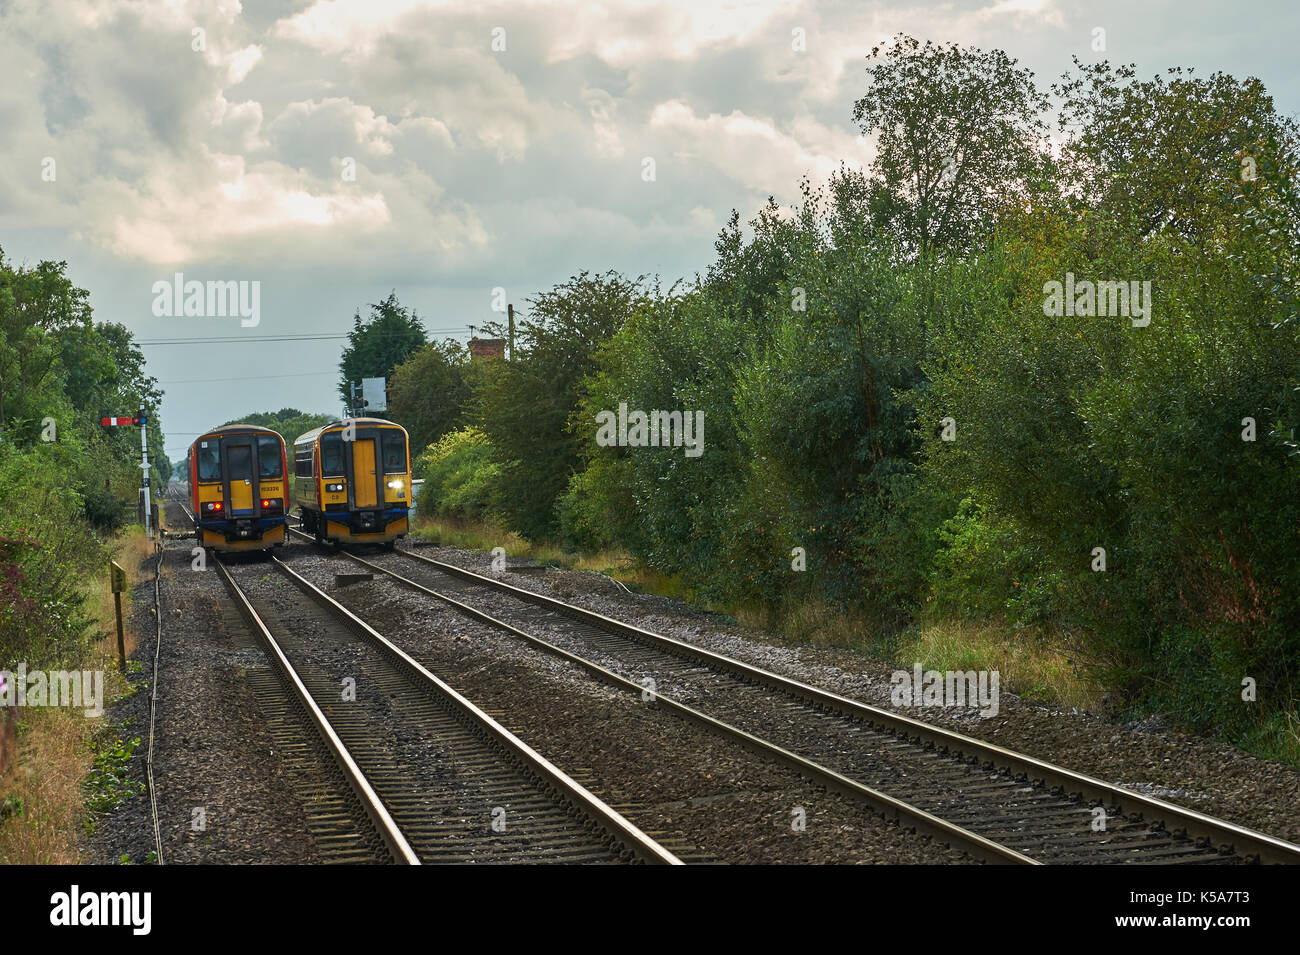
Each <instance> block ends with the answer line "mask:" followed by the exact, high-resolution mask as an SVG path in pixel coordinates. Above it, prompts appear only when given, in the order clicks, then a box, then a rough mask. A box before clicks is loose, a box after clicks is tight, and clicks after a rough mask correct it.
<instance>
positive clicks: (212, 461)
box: [199, 441, 221, 481]
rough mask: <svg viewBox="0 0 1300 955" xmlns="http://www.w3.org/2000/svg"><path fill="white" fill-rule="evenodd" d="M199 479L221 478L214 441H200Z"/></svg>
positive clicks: (219, 459)
mask: <svg viewBox="0 0 1300 955" xmlns="http://www.w3.org/2000/svg"><path fill="white" fill-rule="evenodd" d="M199 480H200V481H220V480H221V458H220V457H219V456H218V455H217V443H216V442H215V441H203V442H200V445H199Z"/></svg>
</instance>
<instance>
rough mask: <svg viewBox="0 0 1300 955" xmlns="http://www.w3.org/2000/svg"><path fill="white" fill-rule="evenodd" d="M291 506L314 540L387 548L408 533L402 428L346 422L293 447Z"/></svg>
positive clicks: (405, 444) (407, 473) (408, 490)
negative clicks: (296, 511)
mask: <svg viewBox="0 0 1300 955" xmlns="http://www.w3.org/2000/svg"><path fill="white" fill-rule="evenodd" d="M293 459H294V503H295V504H297V506H298V511H299V514H300V515H301V516H302V527H303V530H304V531H306V532H308V533H309V534H315V535H316V539H317V540H318V541H322V542H324V541H334V542H336V543H340V544H386V545H388V546H389V547H390V548H391V547H393V546H394V545H395V544H396V541H397V539H398V538H399V537H402V536H404V535H405V534H406V532H407V530H408V529H409V528H408V525H407V515H408V512H409V510H410V504H411V459H410V450H409V447H408V440H407V435H406V429H405V428H403V427H402V426H401V425H398V424H394V423H393V422H391V421H385V420H383V419H382V418H349V419H348V420H346V421H335V422H334V423H333V424H327V425H325V427H323V428H317V429H316V430H315V431H308V432H307V433H306V434H304V435H302V436H301V437H299V438H298V440H296V441H295V442H294V443H293Z"/></svg>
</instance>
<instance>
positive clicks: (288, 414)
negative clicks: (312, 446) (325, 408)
mask: <svg viewBox="0 0 1300 955" xmlns="http://www.w3.org/2000/svg"><path fill="white" fill-rule="evenodd" d="M333 420H335V419H334V416H333V415H328V414H311V413H309V412H306V411H299V410H298V409H297V408H281V409H280V410H279V411H255V412H253V413H252V414H246V415H242V416H241V417H238V418H236V419H234V420H233V421H227V422H226V424H225V425H222V427H225V426H226V425H232V424H251V425H254V426H255V427H258V428H270V429H271V430H272V431H275V432H278V433H279V434H280V435H281V437H283V438H284V440H285V441H288V442H289V443H290V444H292V443H293V442H294V440H295V439H296V438H297V437H298V436H299V435H302V434H306V433H307V432H308V431H312V430H314V429H316V428H320V427H323V426H324V425H327V424H329V423H330V422H331V421H333Z"/></svg>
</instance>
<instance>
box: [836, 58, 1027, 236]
mask: <svg viewBox="0 0 1300 955" xmlns="http://www.w3.org/2000/svg"><path fill="white" fill-rule="evenodd" d="M867 59H868V62H869V65H868V67H867V74H868V76H869V78H870V87H869V89H868V90H867V92H866V94H865V95H863V96H862V98H861V99H859V100H858V101H857V102H856V103H855V104H854V107H853V118H854V120H856V121H857V123H858V127H859V129H860V130H861V131H862V133H863V134H864V135H872V134H874V135H875V136H876V158H875V159H874V160H873V161H872V164H871V173H872V176H871V180H870V196H871V206H872V211H873V217H874V219H875V221H876V223H877V225H878V226H879V227H880V228H881V229H882V231H887V232H889V233H891V234H894V235H897V236H898V237H899V239H900V240H901V245H902V249H903V250H904V251H905V252H906V253H909V254H912V255H916V256H919V257H920V258H921V259H922V260H927V259H928V258H929V256H930V254H931V252H932V251H941V250H945V249H951V250H955V251H959V252H960V251H965V250H966V249H969V248H970V247H971V244H972V243H973V242H974V241H975V238H976V237H977V236H978V235H979V234H980V232H981V231H982V230H983V229H985V228H987V226H988V224H989V223H990V222H991V221H992V219H993V218H994V214H995V212H996V210H998V209H999V208H1001V207H1003V206H1004V205H1007V204H1009V203H1016V202H1022V203H1023V202H1028V201H1029V199H1030V198H1031V197H1032V196H1033V195H1034V194H1035V193H1036V192H1037V191H1038V189H1039V187H1040V183H1041V181H1042V179H1043V177H1044V174H1045V171H1046V163H1047V160H1046V156H1047V155H1048V153H1047V150H1046V149H1045V148H1044V145H1045V141H1046V125H1045V123H1044V122H1043V119H1042V114H1043V111H1044V110H1045V109H1046V108H1047V99H1046V97H1045V96H1044V95H1043V94H1042V93H1041V92H1039V90H1038V89H1037V87H1036V86H1035V84H1034V80H1033V74H1032V73H1031V72H1030V71H1029V70H1027V69H1017V68H1016V61H1015V60H1013V59H1011V58H1009V57H1008V56H1007V55H1006V53H1004V52H1002V51H1001V50H987V51H986V50H981V49H978V48H976V47H959V46H957V45H956V44H955V43H950V44H946V45H939V44H935V43H932V42H930V41H929V40H927V41H926V42H925V43H924V44H923V43H921V42H920V41H919V40H916V39H915V38H913V37H910V36H907V35H904V34H899V35H898V36H897V37H895V38H894V40H893V42H892V43H889V44H886V45H883V46H877V47H873V48H872V50H871V53H870V55H869V56H868V58H867Z"/></svg>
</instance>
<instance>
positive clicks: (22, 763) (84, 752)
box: [0, 527, 153, 865]
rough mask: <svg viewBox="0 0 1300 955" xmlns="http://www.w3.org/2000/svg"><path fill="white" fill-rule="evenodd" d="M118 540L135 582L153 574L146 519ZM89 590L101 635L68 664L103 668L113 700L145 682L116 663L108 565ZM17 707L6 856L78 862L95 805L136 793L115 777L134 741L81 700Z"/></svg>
mask: <svg viewBox="0 0 1300 955" xmlns="http://www.w3.org/2000/svg"><path fill="white" fill-rule="evenodd" d="M112 543H113V551H114V559H115V560H117V562H118V563H119V564H121V565H122V567H123V568H125V570H126V572H127V580H128V582H129V584H130V585H132V586H133V585H135V584H136V583H139V582H141V581H143V580H146V579H148V578H149V576H150V572H149V567H148V564H147V563H146V562H145V558H147V557H149V556H150V555H151V554H152V553H153V542H152V541H149V540H147V539H146V538H145V534H144V529H143V528H142V527H129V528H127V529H126V530H124V531H123V532H122V534H121V535H119V537H118V538H116V539H115V540H114V541H113V542H112ZM129 589H130V588H128V593H125V594H123V595H122V596H123V599H122V614H123V618H124V621H126V627H125V631H124V633H125V642H126V647H127V653H128V654H130V653H131V652H132V651H133V650H134V649H135V647H136V644H137V642H138V641H137V637H136V634H135V632H134V630H133V629H132V628H131V626H130V624H129V621H130V614H129V611H130V605H131V601H130V593H129ZM83 590H84V592H85V595H86V604H85V606H86V609H87V612H88V613H89V614H90V615H91V617H92V618H93V620H94V630H95V632H96V633H98V634H99V636H98V638H97V639H95V640H93V641H92V647H93V649H92V651H91V653H90V655H89V657H88V658H87V659H86V660H84V661H76V662H74V663H68V664H67V667H68V668H69V669H71V668H73V667H76V668H79V669H83V670H84V669H100V670H103V672H104V702H105V705H107V704H109V703H111V702H113V701H115V700H118V699H121V698H122V697H123V696H125V695H129V694H131V693H134V692H137V691H138V690H139V689H140V686H141V685H140V684H134V685H133V684H131V683H130V682H129V681H128V680H127V679H126V678H125V677H124V676H123V675H122V674H121V673H120V671H119V670H118V661H117V625H116V622H115V613H114V608H113V594H112V592H111V587H110V584H109V581H108V568H107V567H105V568H104V572H103V573H102V574H99V575H97V576H96V577H95V579H93V580H90V581H86V582H84V583H83ZM132 662H133V663H134V661H132ZM137 666H138V665H137ZM18 713H19V714H21V715H20V718H19V720H18V724H17V746H18V755H17V758H16V759H15V760H14V765H12V766H11V767H10V769H9V772H8V774H7V778H0V864H20V865H48V864H68V863H76V862H79V861H80V850H79V848H78V840H79V838H80V833H81V832H82V831H83V825H93V820H94V811H93V810H95V809H99V810H101V811H102V810H103V809H104V808H106V807H108V806H110V804H112V800H113V799H115V798H116V799H120V798H129V796H130V795H133V794H134V793H133V792H132V793H127V792H125V791H120V787H119V786H118V785H117V784H118V782H119V781H120V779H121V778H122V776H121V766H120V765H119V764H121V763H123V762H124V760H125V757H129V755H130V749H129V748H125V747H129V746H130V743H129V742H123V741H121V740H119V739H117V737H116V735H115V733H114V732H113V730H112V729H111V728H110V727H108V726H107V725H106V721H105V719H104V717H98V718H88V717H87V716H86V715H85V712H84V710H83V709H81V708H78V707H63V706H51V707H39V708H27V707H23V708H22V709H20V710H18ZM124 754H125V755H124Z"/></svg>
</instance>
